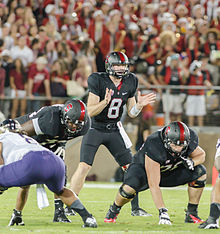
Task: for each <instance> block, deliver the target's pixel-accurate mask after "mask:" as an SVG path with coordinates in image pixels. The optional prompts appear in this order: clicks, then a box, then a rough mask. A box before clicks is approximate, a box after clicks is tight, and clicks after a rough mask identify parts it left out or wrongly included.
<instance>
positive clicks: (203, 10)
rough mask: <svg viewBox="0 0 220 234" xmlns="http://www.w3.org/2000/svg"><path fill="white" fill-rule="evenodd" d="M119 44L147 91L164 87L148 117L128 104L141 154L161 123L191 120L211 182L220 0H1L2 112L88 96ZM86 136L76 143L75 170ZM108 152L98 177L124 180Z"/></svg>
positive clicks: (94, 175)
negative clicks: (89, 80) (96, 74)
mask: <svg viewBox="0 0 220 234" xmlns="http://www.w3.org/2000/svg"><path fill="white" fill-rule="evenodd" d="M113 50H115V51H123V52H125V53H126V55H127V56H128V58H129V60H130V70H131V71H132V72H134V73H135V74H136V75H137V77H138V79H139V89H140V90H141V91H142V93H143V94H144V93H147V92H152V91H153V92H155V93H156V94H157V101H156V103H155V104H154V105H148V106H147V107H145V108H144V109H143V111H142V113H141V114H140V115H139V117H138V118H136V119H130V118H129V117H128V116H127V114H126V110H125V114H124V116H123V119H122V121H123V123H124V126H125V129H126V131H127V133H128V134H129V136H130V137H131V140H132V143H133V146H132V151H133V153H135V152H136V151H137V150H138V148H139V147H140V146H141V144H142V143H143V141H144V140H145V139H146V137H147V136H148V135H149V134H150V133H152V131H155V130H157V129H158V128H160V127H161V126H163V125H164V124H167V123H169V122H170V121H174V120H179V121H183V122H185V123H186V124H188V125H189V126H190V127H192V128H194V129H195V130H196V131H197V133H198V134H199V139H200V145H201V146H202V147H203V148H204V149H205V150H206V153H207V160H206V166H207V168H208V175H209V177H208V182H209V183H210V182H211V179H212V165H213V158H214V155H215V144H216V141H217V138H218V137H220V136H219V135H220V128H219V126H220V118H219V117H220V103H219V94H220V86H219V84H220V72H219V71H220V1H219V0H186V1H181V0H167V1H160V0H135V1H134V0H111V1H110V0H97V1H95V0H77V1H75V0H68V1H67V0H0V121H3V120H4V119H5V118H15V117H17V116H20V115H24V114H26V113H29V112H33V111H37V110H38V109H39V108H40V107H41V106H44V105H52V104H57V103H64V102H65V101H66V100H67V99H69V98H72V97H77V98H80V99H82V100H83V101H84V102H86V100H87V95H88V90H87V86H88V84H87V78H88V76H89V74H91V73H92V72H102V71H105V69H104V60H105V57H106V55H107V54H108V53H109V52H111V51H113ZM80 143H81V138H79V139H74V140H72V141H71V142H69V143H68V145H67V158H66V161H67V165H68V176H69V178H70V176H71V175H72V174H73V172H74V170H75V166H76V165H77V163H78V161H77V160H79V147H80ZM73 149H74V151H73ZM71 152H75V153H74V155H72V153H71ZM103 154H105V155H106V154H109V153H108V152H107V151H106V150H105V149H104V148H102V147H101V148H100V150H99V152H98V155H97V156H96V160H95V165H94V167H93V169H92V171H91V172H90V175H89V177H88V178H87V179H88V180H100V181H110V180H112V181H114V180H117V178H115V174H116V171H117V169H118V168H117V165H116V164H115V162H114V160H112V158H111V156H110V157H108V158H107V159H106V157H105V158H103V159H102V155H103ZM97 169H98V170H97ZM119 174H120V172H119Z"/></svg>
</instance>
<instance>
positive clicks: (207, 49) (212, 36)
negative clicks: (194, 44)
mask: <svg viewBox="0 0 220 234" xmlns="http://www.w3.org/2000/svg"><path fill="white" fill-rule="evenodd" d="M212 50H220V31H219V30H218V29H216V28H210V29H208V31H207V41H206V42H205V44H204V53H205V54H206V55H207V56H209V55H210V53H211V52H212Z"/></svg>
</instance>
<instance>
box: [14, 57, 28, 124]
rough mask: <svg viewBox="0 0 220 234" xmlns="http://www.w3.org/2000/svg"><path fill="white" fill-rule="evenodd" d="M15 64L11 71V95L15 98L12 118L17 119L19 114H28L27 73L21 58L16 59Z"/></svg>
mask: <svg viewBox="0 0 220 234" xmlns="http://www.w3.org/2000/svg"><path fill="white" fill-rule="evenodd" d="M13 64H14V66H13V69H12V70H11V71H10V86H11V97H12V98H13V100H12V108H11V118H12V119H15V118H16V117H17V116H20V115H25V114H26V103H27V102H26V90H27V74H26V72H25V68H24V65H23V63H22V61H21V59H19V58H17V59H15V60H14V62H13ZM18 110H19V112H18Z"/></svg>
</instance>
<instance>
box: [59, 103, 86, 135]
mask: <svg viewBox="0 0 220 234" xmlns="http://www.w3.org/2000/svg"><path fill="white" fill-rule="evenodd" d="M87 119H88V114H87V108H86V105H85V103H84V102H82V101H81V100H77V99H72V100H68V101H67V102H66V103H65V104H64V105H63V107H62V120H63V123H64V124H65V126H66V129H67V131H68V132H69V133H74V134H75V133H77V132H79V131H81V130H82V128H83V126H84V125H85V123H86V121H87ZM72 124H74V125H75V126H73V125H72Z"/></svg>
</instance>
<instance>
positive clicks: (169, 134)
mask: <svg viewBox="0 0 220 234" xmlns="http://www.w3.org/2000/svg"><path fill="white" fill-rule="evenodd" d="M162 139H163V142H164V146H165V148H166V149H167V150H168V152H169V153H171V155H174V156H177V157H179V156H181V155H183V153H185V152H186V150H187V148H188V145H189V142H190V131H189V128H188V127H187V126H186V125H185V124H184V123H183V122H179V121H175V122H172V123H170V124H169V125H167V126H165V127H164V128H163V129H162ZM171 143H173V144H175V145H178V146H183V149H182V151H181V152H176V151H174V150H173V149H172V147H171V146H170V144H171Z"/></svg>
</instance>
